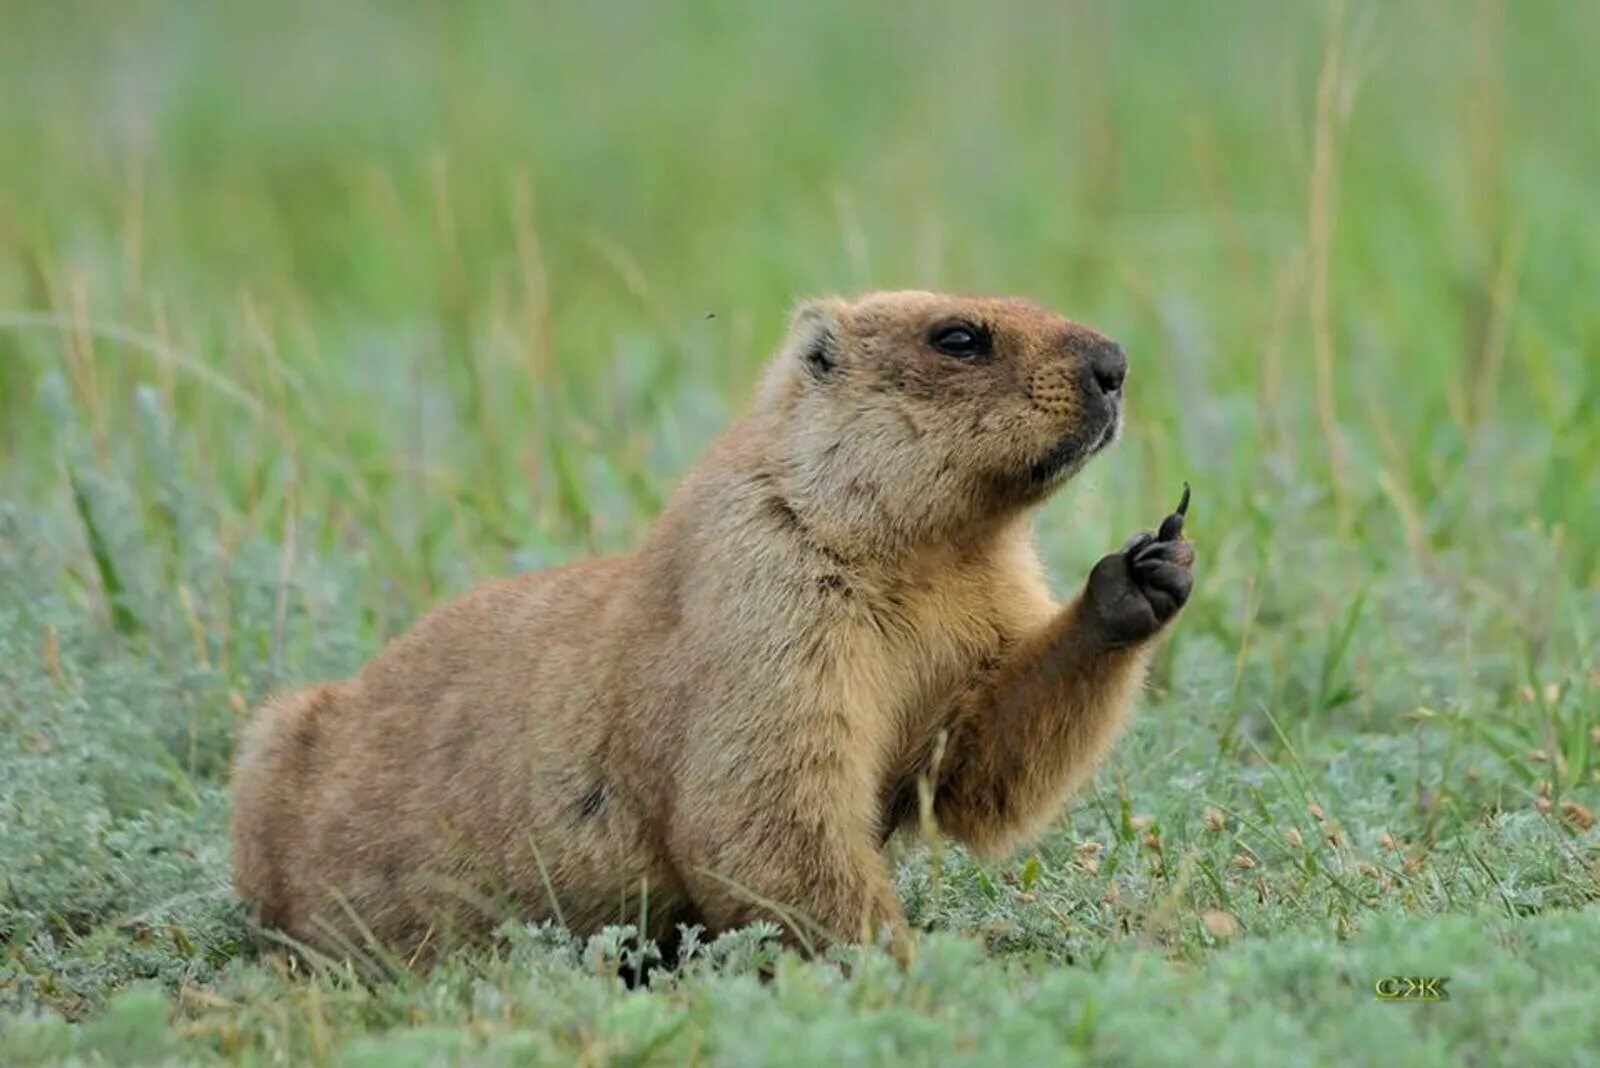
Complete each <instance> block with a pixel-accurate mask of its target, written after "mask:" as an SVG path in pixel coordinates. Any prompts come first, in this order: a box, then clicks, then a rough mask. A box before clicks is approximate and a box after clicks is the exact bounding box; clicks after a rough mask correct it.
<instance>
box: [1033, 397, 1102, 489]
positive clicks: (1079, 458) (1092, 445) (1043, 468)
mask: <svg viewBox="0 0 1600 1068" xmlns="http://www.w3.org/2000/svg"><path fill="white" fill-rule="evenodd" d="M1121 432H1122V412H1121V411H1120V410H1115V411H1113V412H1112V413H1111V418H1110V419H1107V420H1106V423H1105V426H1103V427H1101V428H1100V431H1099V433H1097V434H1095V435H1094V436H1092V437H1088V438H1085V437H1080V436H1078V435H1073V436H1071V437H1067V438H1063V439H1062V440H1060V441H1058V442H1057V443H1056V444H1055V445H1053V446H1051V448H1050V451H1049V452H1047V453H1045V454H1044V456H1042V457H1040V458H1039V460H1037V461H1036V462H1035V463H1034V465H1033V466H1032V467H1031V468H1029V469H1028V480H1029V481H1030V482H1032V483H1033V484H1034V485H1035V486H1041V485H1044V484H1046V483H1049V482H1054V481H1055V480H1057V479H1059V478H1061V477H1062V476H1063V475H1068V474H1071V473H1072V472H1073V471H1076V470H1077V469H1078V468H1079V467H1081V466H1082V465H1083V463H1084V461H1086V460H1088V459H1089V458H1090V457H1091V456H1093V455H1095V454H1096V453H1098V452H1099V451H1100V450H1101V449H1104V448H1105V447H1106V446H1107V445H1110V444H1111V443H1112V442H1113V441H1116V440H1117V437H1118V435H1119V434H1120V433H1121Z"/></svg>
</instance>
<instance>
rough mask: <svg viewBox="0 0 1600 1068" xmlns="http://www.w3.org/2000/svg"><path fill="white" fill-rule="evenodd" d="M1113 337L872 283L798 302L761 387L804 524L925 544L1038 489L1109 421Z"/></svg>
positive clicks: (1036, 309) (1103, 433) (1072, 466)
mask: <svg viewBox="0 0 1600 1068" xmlns="http://www.w3.org/2000/svg"><path fill="white" fill-rule="evenodd" d="M1127 369H1128V361H1127V358H1126V357H1125V356H1124V355H1123V353H1122V349H1121V348H1120V347H1118V346H1117V345H1116V344H1115V343H1114V342H1112V341H1110V340H1108V339H1106V338H1105V337H1102V336H1101V335H1099V334H1097V333H1095V332H1094V331H1093V330H1090V329H1088V328H1086V327H1084V326H1080V325H1079V324H1077V323H1074V322H1072V321H1071V320H1069V319H1065V318H1063V317H1061V316H1059V315H1056V314H1054V313H1053V312H1050V311H1047V310H1046V309H1044V308H1042V307H1040V306H1039V305H1037V304H1034V303H1032V302H1030V301H1026V300H1020V299H1015V298H985V297H958V296H949V295H945V294H939V293H922V292H903V293H873V294H868V295H866V296H863V297H861V298H859V299H856V300H850V301H847V300H822V301H813V302H808V303H806V304H803V305H801V307H800V308H799V310H798V311H797V312H796V313H795V317H794V322H793V324H792V326H791V328H790V331H789V336H788V338H787V340H786V341H785V342H784V345H783V348H782V350H781V351H780V353H779V355H778V358H777V361H776V365H775V366H774V367H773V369H772V371H771V373H770V376H769V378H768V380H767V383H766V386H765V388H764V390H763V397H762V405H763V407H764V408H766V409H768V410H769V411H770V412H771V413H772V414H773V415H775V416H776V417H777V424H776V425H775V426H774V427H773V430H774V432H775V434H776V438H775V441H774V445H775V446H776V451H777V453H778V455H777V456H775V457H774V459H775V460H777V461H778V462H779V463H780V464H781V466H782V469H783V471H782V474H783V480H784V482H785V484H786V486H787V488H788V490H789V492H791V493H792V494H795V495H797V496H798V498H799V499H798V500H797V501H794V502H792V503H794V504H796V505H797V506H804V510H805V512H807V513H809V514H810V518H811V519H812V520H813V521H815V522H819V523H823V524H825V525H827V526H828V527H830V528H832V529H834V530H835V531H837V533H838V534H839V535H843V536H849V537H851V538H852V540H854V539H855V538H856V537H859V536H863V535H867V534H870V533H874V532H878V531H882V532H883V533H885V534H888V535H891V536H892V538H893V540H894V541H896V542H898V543H900V544H906V543H908V542H925V541H928V540H931V539H938V538H941V537H948V536H953V535H956V534H957V533H958V532H960V531H962V530H964V529H969V528H971V527H972V525H973V524H975V523H982V522H984V521H985V520H988V519H994V518H1002V517H1004V516H1005V515H1007V514H1008V513H1012V512H1015V511H1016V510H1017V509H1019V508H1021V507H1023V506H1026V505H1028V504H1031V503H1033V502H1035V501H1038V500H1040V499H1042V498H1043V497H1044V496H1045V495H1046V494H1048V493H1050V492H1051V491H1052V490H1054V489H1056V488H1057V487H1059V486H1060V485H1062V484H1063V483H1064V482H1066V481H1067V479H1068V478H1070V477H1071V476H1072V475H1073V474H1074V473H1075V472H1077V471H1078V469H1079V468H1081V467H1082V466H1083V464H1084V462H1085V461H1087V460H1088V459H1089V458H1090V457H1091V456H1093V455H1094V454H1095V453H1097V452H1099V451H1100V450H1101V449H1103V448H1104V447H1105V446H1106V445H1108V444H1110V443H1111V442H1112V441H1113V440H1115V439H1116V436H1117V433H1118V431H1119V430H1120V429H1121V425H1122V384H1123V379H1124V377H1125V376H1126V374H1127Z"/></svg>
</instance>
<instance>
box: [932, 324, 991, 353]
mask: <svg viewBox="0 0 1600 1068" xmlns="http://www.w3.org/2000/svg"><path fill="white" fill-rule="evenodd" d="M928 344H930V345H932V346H933V347H934V348H936V349H938V350H939V351H940V352H942V353H944V354H945V355H946V356H962V357H967V356H987V355H989V352H990V351H991V349H992V347H993V342H992V339H991V338H990V337H989V331H988V330H986V329H984V328H983V327H981V326H978V325H977V324H976V323H949V324H946V325H945V326H938V327H934V330H933V333H932V334H931V335H929V337H928Z"/></svg>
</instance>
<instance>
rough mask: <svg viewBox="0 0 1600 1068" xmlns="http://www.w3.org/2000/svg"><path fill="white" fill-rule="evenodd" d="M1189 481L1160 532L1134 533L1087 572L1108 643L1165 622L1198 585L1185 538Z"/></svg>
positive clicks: (1091, 608)
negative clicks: (1195, 581)
mask: <svg viewBox="0 0 1600 1068" xmlns="http://www.w3.org/2000/svg"><path fill="white" fill-rule="evenodd" d="M1188 510H1189V486H1188V483H1185V484H1184V487H1183V500H1182V501H1180V502H1179V503H1178V510H1177V511H1175V512H1173V513H1172V514H1171V515H1169V516H1167V518H1166V519H1165V520H1164V521H1163V522H1162V524H1161V529H1160V530H1159V531H1157V532H1154V533H1152V532H1150V531H1145V532H1144V533H1142V534H1138V535H1136V536H1134V537H1133V538H1131V539H1130V540H1129V541H1128V543H1127V544H1126V545H1124V546H1123V547H1122V549H1121V550H1120V551H1119V552H1115V553H1112V554H1111V555H1110V556H1107V557H1106V558H1104V559H1103V560H1101V561H1100V562H1099V563H1098V564H1096V565H1095V566H1094V570H1093V571H1091V572H1090V573H1089V586H1088V589H1087V591H1086V592H1085V596H1084V607H1085V610H1086V611H1087V612H1088V613H1089V620H1090V621H1091V622H1092V624H1093V625H1094V626H1095V627H1096V628H1097V629H1098V630H1099V631H1100V633H1101V635H1102V636H1103V638H1104V639H1105V641H1106V643H1107V644H1108V645H1113V646H1116V645H1131V644H1133V643H1135V642H1139V641H1143V640H1144V639H1146V638H1148V637H1150V636H1151V635H1152V634H1154V633H1155V632H1156V631H1158V630H1160V629H1161V628H1162V627H1164V626H1166V625H1167V623H1168V622H1169V621H1170V620H1171V619H1172V617H1173V616H1175V615H1177V614H1178V609H1180V608H1182V607H1183V604H1184V602H1185V601H1187V600H1188V599H1189V590H1190V589H1191V588H1193V586H1194V571H1193V568H1194V546H1193V545H1192V544H1191V543H1189V542H1187V541H1184V540H1183V517H1184V515H1185V513H1187V512H1188Z"/></svg>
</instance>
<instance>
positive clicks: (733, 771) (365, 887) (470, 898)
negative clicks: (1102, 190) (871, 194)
mask: <svg viewBox="0 0 1600 1068" xmlns="http://www.w3.org/2000/svg"><path fill="white" fill-rule="evenodd" d="M1126 372H1127V360H1126V358H1125V357H1124V355H1123V352H1122V349H1121V348H1120V347H1119V346H1118V345H1116V344H1115V343H1113V342H1112V341H1110V340H1108V339H1106V338H1105V337H1103V336H1101V335H1100V334H1098V333H1095V332H1094V331H1092V330H1089V329H1087V328H1085V327H1083V326H1080V325H1078V324H1076V323H1074V322H1072V321H1070V320H1068V319H1065V318H1062V317H1060V316H1058V315H1055V314H1053V313H1051V312H1049V311H1047V310H1045V309H1044V308H1041V307H1039V306H1038V305H1036V304H1034V303H1031V302H1029V301H1025V300H1020V299H1014V298H967V297H957V296H947V295H942V294H935V293H924V292H897V293H874V294H869V295H866V296H863V297H860V298H858V299H853V300H843V299H829V300H820V301H813V302H807V303H804V304H802V305H801V306H800V307H799V309H798V311H797V312H796V313H795V315H794V318H793V322H792V325H791V328H790V330H789V333H788V336H787V339H786V340H785V342H784V343H783V345H782V346H781V348H780V350H779V352H778V354H777V355H776V357H775V358H774V360H773V362H772V364H771V365H770V367H769V369H768V371H767V372H766V375H765V377H764V379H763V380H762V383H761V385H760V387H759V390H758V391H757V394H756V396H755V398H754V400H753V402H752V403H751V404H750V406H749V408H748V410H747V411H746V412H745V413H744V414H743V415H742V417H740V418H739V419H738V420H737V421H736V422H735V423H734V424H733V426H732V427H731V428H730V429H729V430H727V431H726V432H725V433H724V434H723V436H722V437H721V438H720V439H719V440H718V441H717V443H716V444H715V445H714V446H713V447H712V448H711V450H710V451H709V453H708V455H707V456H706V457H705V458H704V459H703V460H702V461H701V462H700V463H699V465H698V466H696V467H695V468H694V469H693V471H692V472H691V473H690V474H689V475H688V477H687V478H686V479H685V480H684V481H683V483H682V484H681V485H680V486H679V488H678V489H677V491H676V493H675V494H674V496H673V497H672V498H671V500H670V502H669V504H668V506H667V508H666V509H665V511H664V512H663V514H662V515H661V516H660V518H659V519H658V520H657V521H656V523H655V525H654V527H653V529H652V530H651V532H650V533H649V535H648V536H647V538H646V539H645V540H644V543H643V545H642V547H641V548H640V549H638V551H636V552H634V553H632V554H629V555H624V556H613V557H606V558H598V559H590V560H585V561H582V562H578V563H573V564H569V565H567V566H563V567H557V568H553V569H550V570H546V571H541V572H538V573H534V574H528V575H524V576H521V577H518V578H513V579H510V580H506V581H499V582H492V583H490V584H488V585H484V586H482V587H479V588H477V589H475V590H473V591H471V592H469V593H467V594H466V595H464V596H462V597H461V598H459V599H457V600H455V601H453V602H450V603H448V604H446V605H444V606H443V607H440V608H437V609H435V610H434V611H432V612H431V613H429V614H427V615H426V616H425V617H424V618H423V619H422V620H421V621H420V622H418V623H417V624H416V625H415V627H414V628H413V629H412V630H411V631H410V632H409V633H407V634H405V635H404V636H402V637H400V638H398V639H396V640H395V641H394V642H392V643H391V644H390V645H389V646H388V647H387V648H386V649H384V650H383V651H382V652H381V653H380V654H379V655H378V656H377V658H376V659H374V660H373V661H372V662H371V663H370V664H369V665H368V666H367V667H366V668H365V669H364V670H363V671H362V672H361V673H360V674H359V675H357V676H356V677H355V678H353V679H350V680H347V681H342V682H331V683H325V684H321V685H314V686H311V687H308V688H306V689H303V690H300V691H298V692H295V693H291V694H288V695H287V696H283V697H280V698H278V699H276V700H273V701H271V702H270V703H269V704H268V705H267V707H266V708H265V710H264V711H263V712H262V713H261V714H260V715H259V717H258V718H257V719H256V720H255V722H254V723H252V724H251V725H250V726H249V727H248V729H247V730H246V732H245V734H244V737H243V740H242V742H241V744H240V747H239V752H238V757H237V763H236V766H235V771H234V780H233V781H234V817H233V841H234V866H235V875H234V881H235V885H236V887H237V889H238V892H239V893H240V895H241V896H243V897H244V898H246V899H248V900H250V901H253V902H255V903H257V904H258V905H259V909H260V916H261V919H262V921H263V922H264V923H265V924H268V925H271V926H276V927H278V928H281V929H282V930H283V931H285V932H287V933H288V934H289V935H290V936H292V937H293V938H295V939H298V940H301V941H302V942H304V943H306V944H309V945H312V946H319V947H324V948H332V949H333V950H336V951H338V950H343V951H345V952H349V950H350V949H351V947H356V948H358V949H359V948H360V947H362V946H363V945H366V944H368V943H369V942H370V940H371V939H373V938H376V939H377V940H379V941H380V942H382V943H383V944H384V945H386V946H389V947H393V948H397V949H399V950H401V951H405V950H406V949H408V948H409V949H412V950H415V949H417V948H418V947H420V946H426V945H427V944H428V943H429V942H430V940H431V938H432V937H433V935H432V933H433V932H435V931H437V930H439V929H440V928H441V927H444V926H452V925H454V926H464V927H467V928H476V929H477V930H478V931H479V932H482V931H483V930H485V929H487V928H488V927H490V926H492V925H493V923H494V922H495V920H496V919H500V918H504V916H505V915H514V916H516V917H519V918H523V919H527V920H535V921H537V920H542V919H546V918H551V919H557V920H559V921H560V922H563V923H565V924H566V925H567V926H568V927H569V928H570V929H571V930H572V931H573V932H575V933H578V934H585V933H589V932H593V931H596V930H598V929H599V928H600V927H602V926H604V925H606V924H608V923H616V922H633V921H636V920H637V919H638V917H639V914H640V911H641V905H645V907H646V908H647V916H648V921H647V924H646V927H647V933H648V934H650V935H651V936H653V937H661V936H664V935H667V934H670V933H671V932H673V931H674V930H675V928H676V925H678V924H680V923H681V924H700V925H702V926H703V927H704V928H705V929H706V930H707V931H708V932H710V933H716V932H720V931H723V930H726V929H729V928H732V927H735V926H738V925H742V924H745V923H747V922H749V921H752V920H756V919H771V920H775V921H776V922H778V923H779V924H780V925H782V926H783V928H784V930H785V931H786V933H787V935H788V937H789V939H790V940H791V941H792V942H796V943H800V944H807V945H809V944H811V939H813V938H815V937H816V936H818V935H819V934H825V935H827V936H832V937H836V938H844V939H857V938H861V937H863V936H876V935H877V934H878V933H880V932H882V931H884V930H885V929H888V930H889V931H890V932H893V933H894V935H895V937H897V938H898V937H900V936H902V935H903V931H902V930H901V928H902V925H903V917H902V913H901V910H900V905H899V902H898V900H897V899H896V896H895V891H894V886H893V883H892V881H891V873H890V869H889V864H888V861H887V859H886V855H885V846H886V844H887V842H888V840H889V838H890V836H891V835H893V834H894V833H895V832H896V831H897V830H899V829H902V828H905V827H907V826H915V825H917V824H918V823H919V817H920V814H921V813H923V812H925V811H930V810H931V815H932V817H933V818H934V820H935V821H936V824H937V826H938V827H939V828H940V829H941V830H942V831H944V832H946V833H948V834H950V835H952V836H954V837H955V838H956V839H958V840H960V841H962V842H964V843H967V844H968V845H969V846H970V847H972V848H973V849H975V850H976V851H978V853H979V854H980V855H987V856H993V855H995V854H997V853H1000V852H1001V851H1003V850H1006V849H1007V848H1008V847H1010V846H1012V845H1013V844H1014V843H1015V842H1017V841H1018V840H1019V839H1021V838H1023V837H1024V836H1027V835H1029V834H1031V833H1033V832H1035V831H1037V830H1038V829H1039V828H1040V827H1041V825H1042V824H1044V823H1045V822H1046V821H1047V820H1049V819H1050V818H1051V817H1052V816H1053V815H1054V814H1055V813H1056V812H1057V810H1058V809H1059V807H1060V806H1061V804H1062V802H1063V800H1064V799H1065V797H1066V795H1067V794H1068V792H1069V791H1070V790H1072V789H1073V788H1074V786H1075V785H1076V784H1078V783H1079V782H1080V781H1082V780H1083V779H1084V777H1085V776H1087V775H1088V774H1089V772H1090V771H1091V769H1093V768H1094V766H1095V764H1096V762H1097V761H1099V760H1100V759H1101V757H1102V756H1103V754H1104V753H1105V752H1106V749H1107V747H1108V746H1109V745H1110V743H1111V742H1112V740H1113V738H1114V737H1115V735H1116V734H1117V731H1118V729H1119V727H1120V726H1121V724H1122V722H1123V720H1124V718H1125V716H1126V714H1127V711H1128V708H1129V705H1130V703H1131V701H1132V699H1133V697H1134V693H1135V691H1136V690H1137V689H1138V688H1139V686H1140V685H1141V682H1142V678H1143V672H1144V664H1145V661H1146V658H1147V654H1148V651H1149V649H1150V647H1151V643H1152V640H1153V639H1155V638H1156V637H1157V636H1158V635H1159V634H1160V633H1161V632H1162V630H1163V628H1164V627H1165V626H1166V625H1167V624H1168V623H1169V622H1170V621H1171V620H1172V618H1173V617H1174V616H1175V615H1176V614H1177V612H1178V611H1179V609H1180V608H1181V607H1182V605H1183V604H1184V602H1185V600H1186V599H1187V597H1188V595H1189V591H1190V586H1191V581H1192V578H1191V574H1192V573H1191V565H1192V563H1193V560H1194V552H1193V548H1192V547H1191V545H1190V543H1189V542H1187V541H1184V540H1182V538H1181V536H1179V530H1178V529H1177V526H1181V523H1179V524H1178V525H1177V526H1174V525H1173V524H1172V523H1171V521H1169V523H1167V524H1163V529H1162V531H1161V534H1160V535H1159V536H1158V535H1156V534H1152V533H1146V534H1143V535H1140V536H1137V537H1135V538H1134V539H1133V540H1131V541H1130V542H1129V543H1128V544H1127V545H1125V546H1124V547H1123V549H1122V550H1121V551H1119V552H1117V553H1114V554H1112V555H1110V556H1107V557H1105V558H1104V559H1102V560H1101V561H1100V562H1099V563H1098V564H1097V565H1096V566H1095V568H1094V569H1093V571H1092V572H1091V574H1090V575H1089V578H1088V581H1087V584H1086V585H1085V587H1084V590H1083V592H1082V593H1081V594H1080V595H1079V596H1077V597H1076V598H1075V599H1074V600H1072V602H1071V603H1069V604H1067V605H1065V606H1058V605H1057V604H1056V603H1054V602H1053V600H1052V599H1051V597H1050V595H1049V593H1048V591H1047V588H1046V585H1045V583H1044V581H1043V578H1042V573H1041V566H1040V564H1039V561H1038V559H1037V557H1036V555H1035V553H1034V550H1033V547H1032V543H1031V533H1030V524H1029V522H1028V512H1029V509H1030V506H1032V505H1034V504H1036V503H1038V502H1039V501H1040V500H1042V499H1043V498H1044V497H1045V496H1047V495H1048V494H1050V493H1051V492H1052V491H1053V490H1055V489H1057V488H1058V487H1059V486H1061V485H1062V484H1063V483H1064V482H1066V480H1067V479H1068V478H1070V477H1071V476H1072V475H1073V474H1074V473H1075V472H1077V471H1078V470H1079V469H1080V468H1081V467H1082V466H1083V464H1084V463H1085V462H1086V461H1087V460H1088V459H1089V458H1090V457H1092V456H1094V455H1095V454H1096V453H1097V452H1099V451H1100V450H1101V449H1103V448H1104V447H1106V445H1108V444H1109V443H1110V442H1111V441H1113V440H1114V439H1115V438H1116V437H1117V435H1118V432H1119V429H1120V425H1121V421H1122V395H1123V381H1124V376H1125V375H1126ZM1174 518H1176V517H1174ZM919 783H920V785H919ZM645 895H647V904H646V902H645V901H642V900H641V898H642V897H644V896H645ZM497 913H498V915H497ZM902 944H903V943H902Z"/></svg>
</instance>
